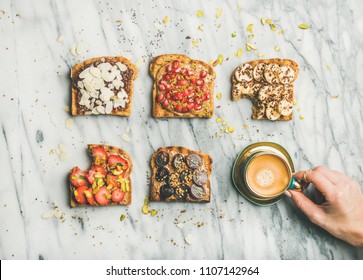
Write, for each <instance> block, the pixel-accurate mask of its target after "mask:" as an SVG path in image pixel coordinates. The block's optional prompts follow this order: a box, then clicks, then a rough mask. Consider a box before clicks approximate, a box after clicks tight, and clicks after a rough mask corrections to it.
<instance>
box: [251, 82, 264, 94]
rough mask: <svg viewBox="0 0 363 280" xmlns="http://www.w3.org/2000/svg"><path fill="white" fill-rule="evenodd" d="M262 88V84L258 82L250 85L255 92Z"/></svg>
mask: <svg viewBox="0 0 363 280" xmlns="http://www.w3.org/2000/svg"><path fill="white" fill-rule="evenodd" d="M261 88H262V84H260V83H254V84H253V87H252V91H253V92H254V93H256V94H258V92H259V91H260V89H261Z"/></svg>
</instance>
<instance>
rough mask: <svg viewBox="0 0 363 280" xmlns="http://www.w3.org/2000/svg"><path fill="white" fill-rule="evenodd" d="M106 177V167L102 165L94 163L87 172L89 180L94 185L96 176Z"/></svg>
mask: <svg viewBox="0 0 363 280" xmlns="http://www.w3.org/2000/svg"><path fill="white" fill-rule="evenodd" d="M105 177H106V169H105V168H104V167H103V166H100V165H93V166H92V168H91V169H90V170H88V172H87V174H86V178H87V181H88V182H89V183H90V184H91V185H92V184H93V182H94V181H95V180H96V178H102V179H103V178H105Z"/></svg>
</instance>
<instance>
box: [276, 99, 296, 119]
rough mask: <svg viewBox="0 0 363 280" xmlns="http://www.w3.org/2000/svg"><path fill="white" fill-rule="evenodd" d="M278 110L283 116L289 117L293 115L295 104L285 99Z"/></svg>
mask: <svg viewBox="0 0 363 280" xmlns="http://www.w3.org/2000/svg"><path fill="white" fill-rule="evenodd" d="M277 109H278V111H279V113H280V114H281V115H283V116H289V115H291V113H292V109H293V104H292V103H291V102H289V101H287V100H286V99H283V100H281V101H280V102H279V104H278V106H277Z"/></svg>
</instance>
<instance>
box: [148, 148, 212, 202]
mask: <svg viewBox="0 0 363 280" xmlns="http://www.w3.org/2000/svg"><path fill="white" fill-rule="evenodd" d="M150 166H151V170H152V175H151V176H152V177H151V186H150V201H166V202H209V201H210V195H211V183H210V175H211V172H212V158H211V157H210V156H209V155H207V154H204V153H202V152H200V151H193V150H189V149H187V148H184V147H176V146H171V147H166V148H159V149H158V150H157V151H156V152H155V153H154V154H153V155H152V157H151V160H150Z"/></svg>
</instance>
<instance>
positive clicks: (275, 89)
mask: <svg viewBox="0 0 363 280" xmlns="http://www.w3.org/2000/svg"><path fill="white" fill-rule="evenodd" d="M284 91H285V88H284V86H282V85H278V86H272V89H271V99H273V100H281V97H282V94H283V93H284Z"/></svg>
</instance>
